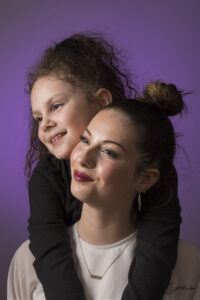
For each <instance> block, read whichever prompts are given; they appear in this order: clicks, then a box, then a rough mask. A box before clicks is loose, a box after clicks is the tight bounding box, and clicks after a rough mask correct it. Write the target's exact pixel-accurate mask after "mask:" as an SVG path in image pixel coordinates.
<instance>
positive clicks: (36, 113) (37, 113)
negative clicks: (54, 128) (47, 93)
mask: <svg viewBox="0 0 200 300" xmlns="http://www.w3.org/2000/svg"><path fill="white" fill-rule="evenodd" d="M59 96H65V95H64V94H62V93H60V94H56V95H54V96H52V97H50V98H49V99H48V100H47V102H46V103H45V105H46V106H49V105H50V104H51V103H52V102H53V101H54V100H55V98H56V97H59ZM32 114H33V115H39V114H40V111H39V110H35V111H32Z"/></svg>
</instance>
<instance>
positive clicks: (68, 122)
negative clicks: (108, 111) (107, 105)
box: [31, 76, 96, 159]
mask: <svg viewBox="0 0 200 300" xmlns="http://www.w3.org/2000/svg"><path fill="white" fill-rule="evenodd" d="M31 106H32V112H33V116H34V119H35V120H36V121H37V122H38V137H39V139H40V141H41V142H42V143H43V144H44V145H45V146H46V147H47V149H48V150H49V152H51V153H52V154H54V155H55V156H56V157H57V158H58V159H68V158H69V156H70V154H71V151H72V149H73V148H74V147H75V146H76V144H77V143H78V142H79V137H80V134H81V133H82V132H83V131H84V129H85V127H86V126H87V125H88V123H89V122H90V120H91V118H92V117H93V116H94V115H95V113H96V107H95V105H94V103H93V105H92V104H91V103H90V102H89V101H88V100H87V98H86V96H85V94H84V92H83V91H82V90H81V89H78V88H75V87H73V86H72V85H71V84H70V83H68V82H67V81H64V80H60V79H57V78H55V77H50V76H46V77H41V78H39V79H37V81H36V82H35V84H34V85H33V88H32V91H31Z"/></svg>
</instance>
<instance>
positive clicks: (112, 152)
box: [103, 149, 117, 158]
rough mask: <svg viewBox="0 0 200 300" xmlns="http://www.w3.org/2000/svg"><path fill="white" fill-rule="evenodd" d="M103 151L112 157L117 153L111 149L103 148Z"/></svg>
mask: <svg viewBox="0 0 200 300" xmlns="http://www.w3.org/2000/svg"><path fill="white" fill-rule="evenodd" d="M103 152H104V153H106V154H107V155H109V156H111V157H112V158H116V157H117V154H116V153H115V151H113V150H109V149H105V150H103Z"/></svg>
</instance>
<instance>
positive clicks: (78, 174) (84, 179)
mask: <svg viewBox="0 0 200 300" xmlns="http://www.w3.org/2000/svg"><path fill="white" fill-rule="evenodd" d="M74 179H75V180H76V181H79V182H89V181H93V179H92V178H91V177H89V176H88V175H87V174H85V173H82V172H79V171H77V170H75V171H74Z"/></svg>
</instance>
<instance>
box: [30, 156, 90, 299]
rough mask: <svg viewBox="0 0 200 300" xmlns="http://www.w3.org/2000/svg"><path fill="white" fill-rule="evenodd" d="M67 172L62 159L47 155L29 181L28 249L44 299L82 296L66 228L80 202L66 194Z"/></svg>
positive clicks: (67, 190)
mask: <svg viewBox="0 0 200 300" xmlns="http://www.w3.org/2000/svg"><path fill="white" fill-rule="evenodd" d="M63 172H64V173H63ZM67 176H68V174H67V167H66V164H65V162H64V161H63V162H59V161H57V160H56V159H55V158H54V157H52V156H48V157H47V158H46V159H44V160H42V161H40V162H39V164H38V165H37V167H36V168H35V170H34V172H33V174H32V177H31V180H30V183H29V199H30V218H29V226H28V230H29V233H30V250H31V251H32V253H33V255H34V256H35V261H34V264H33V265H34V268H35V270H36V273H37V276H38V278H39V280H40V282H41V283H42V285H43V289H44V292H45V296H46V299H47V300H55V299H56V300H63V299H77V300H80V299H85V297H84V294H83V289H82V286H81V283H80V281H79V279H78V276H77V275H76V273H75V267H74V262H73V258H72V251H71V248H70V241H69V236H68V235H67V229H66V228H67V225H68V226H69V225H71V224H73V223H75V222H76V221H77V220H78V219H79V218H80V209H81V205H80V202H79V201H78V200H76V199H74V198H72V197H71V196H70V192H69V185H68V183H67V180H68V178H67ZM64 179H65V180H64ZM73 211H74V213H72V212H73ZM66 212H67V213H66Z"/></svg>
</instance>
